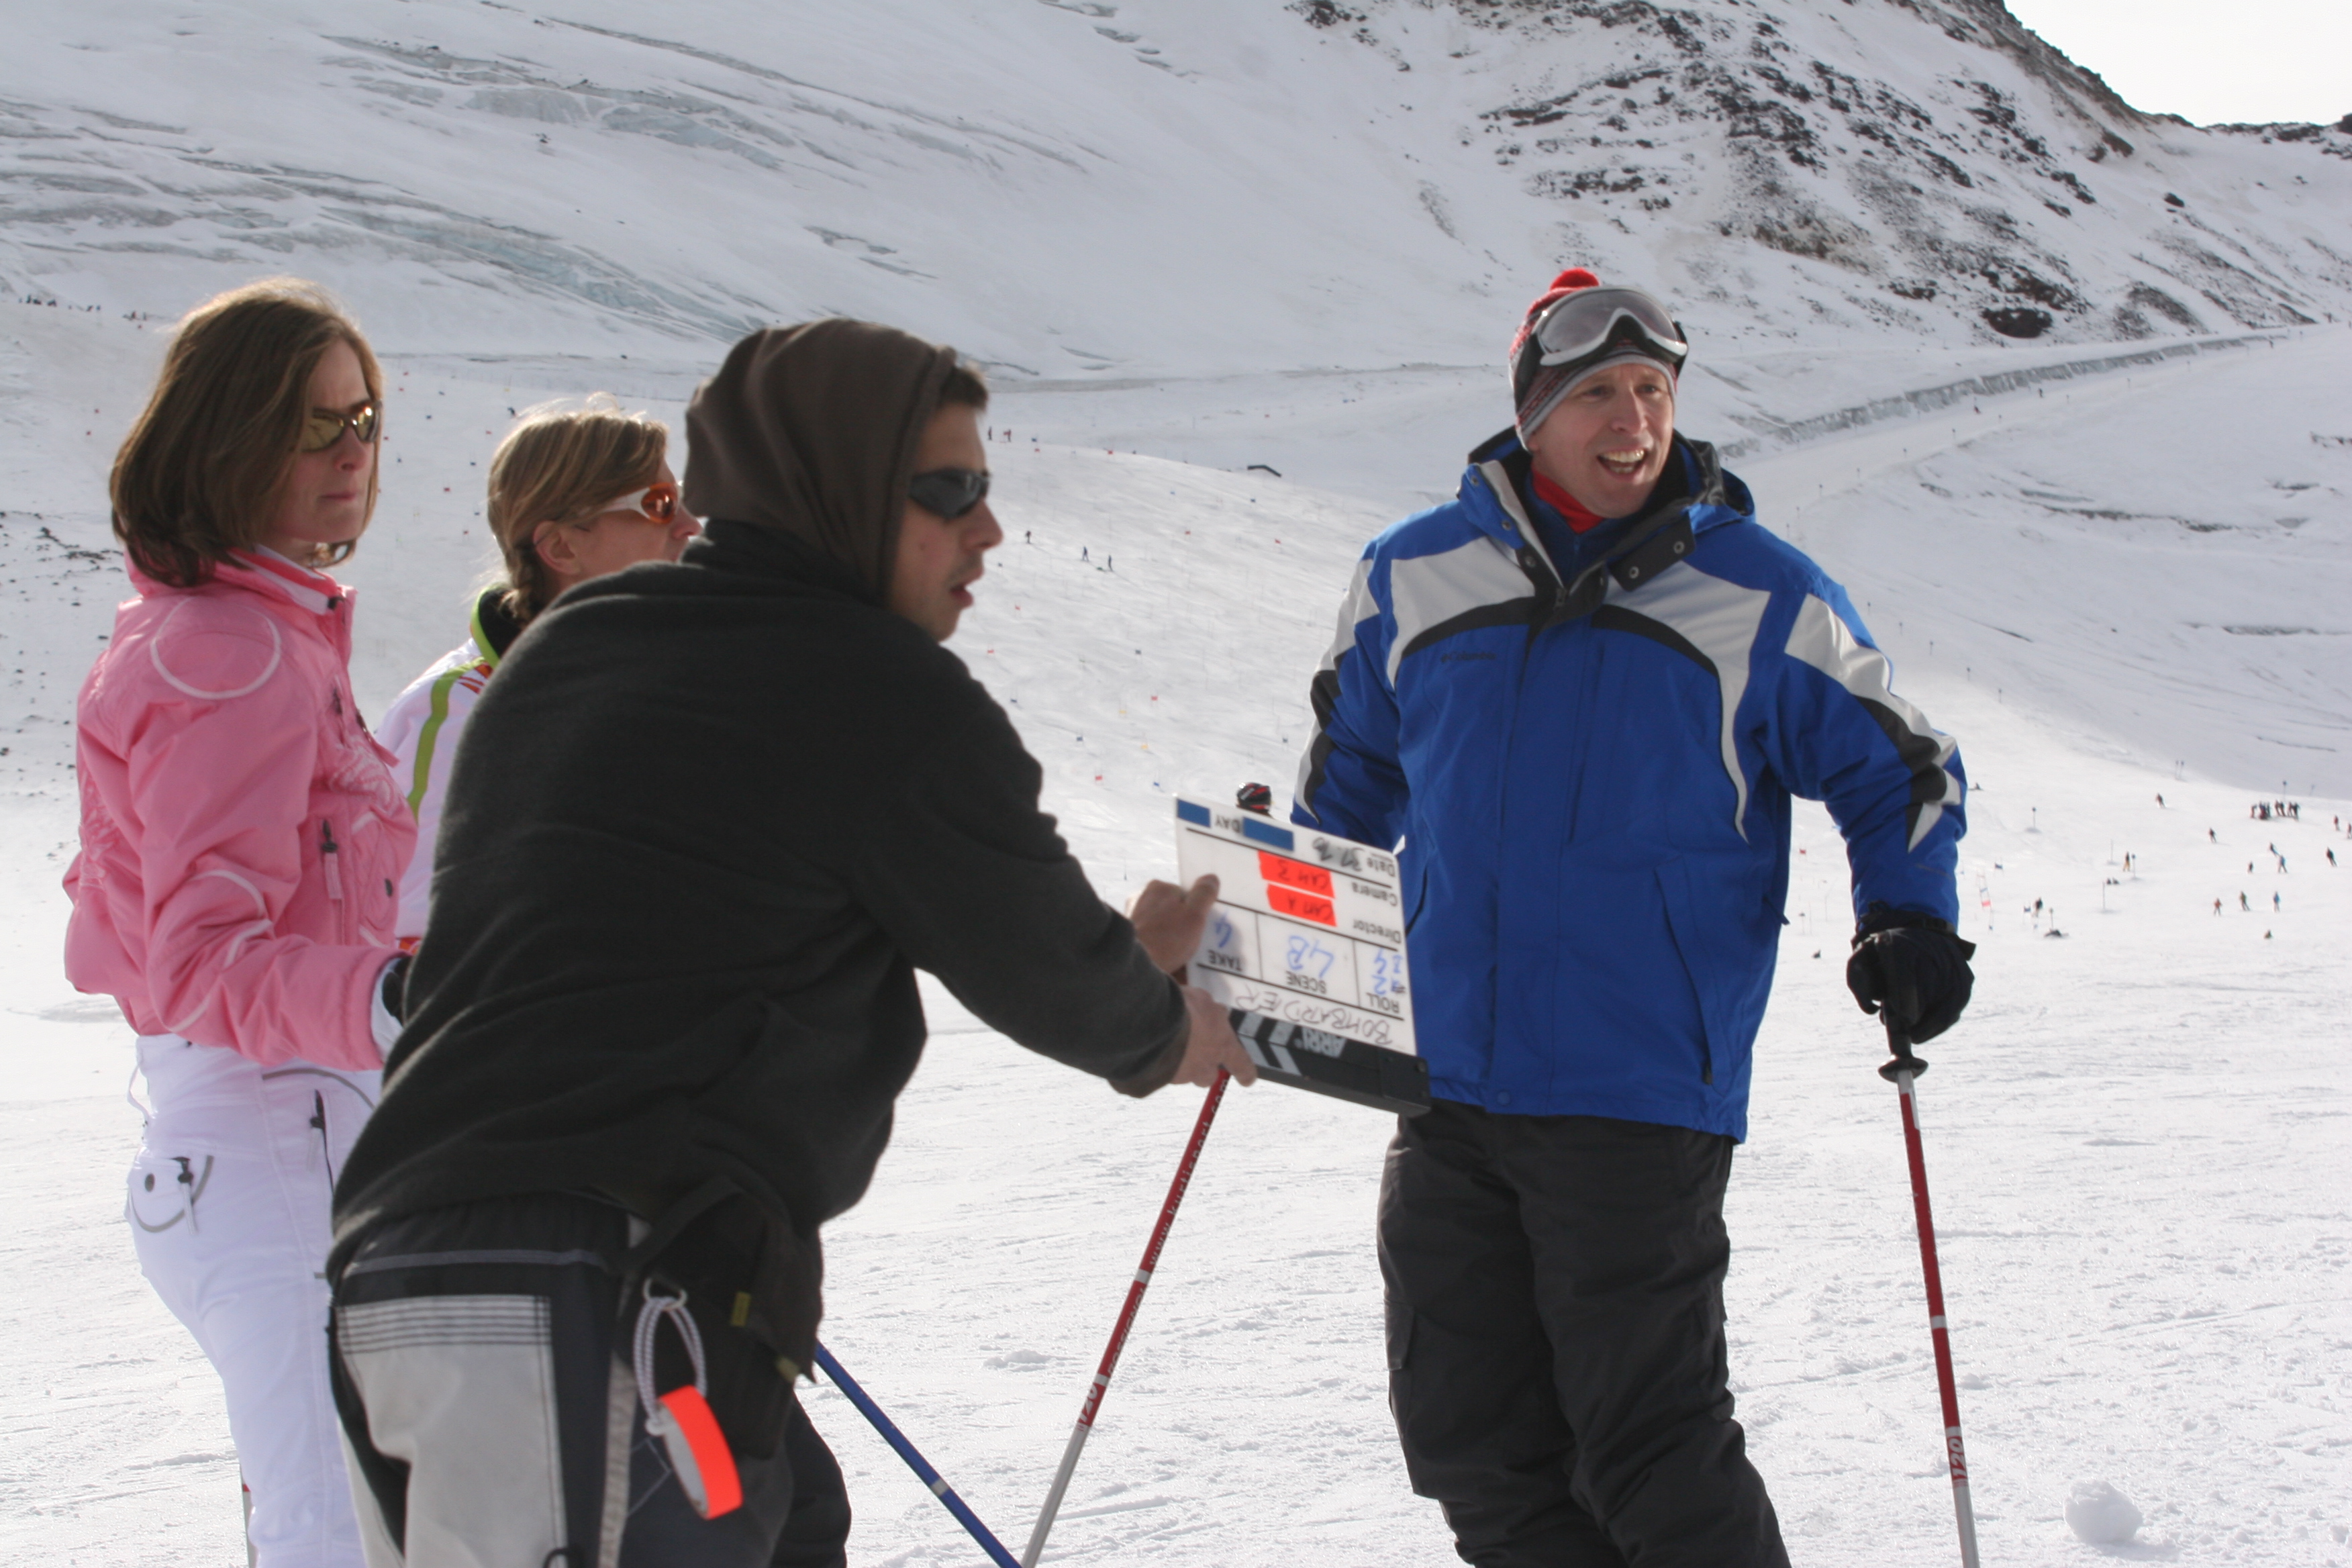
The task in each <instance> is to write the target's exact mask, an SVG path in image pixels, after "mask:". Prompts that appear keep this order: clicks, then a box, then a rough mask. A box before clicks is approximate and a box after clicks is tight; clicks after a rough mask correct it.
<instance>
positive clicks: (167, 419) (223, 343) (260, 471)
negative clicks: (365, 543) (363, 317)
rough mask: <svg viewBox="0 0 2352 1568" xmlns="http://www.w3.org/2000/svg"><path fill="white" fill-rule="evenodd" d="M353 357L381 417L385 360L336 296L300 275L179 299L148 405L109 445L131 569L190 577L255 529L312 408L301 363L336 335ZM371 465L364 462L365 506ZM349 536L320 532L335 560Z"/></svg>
mask: <svg viewBox="0 0 2352 1568" xmlns="http://www.w3.org/2000/svg"><path fill="white" fill-rule="evenodd" d="M339 342H341V343H348V344H350V345H351V349H352V353H355V354H357V355H358V356H359V362H360V374H362V376H363V377H364V378H365V379H366V382H367V389H368V396H369V397H370V398H371V399H373V401H374V402H375V404H376V409H377V418H378V421H379V424H378V426H377V428H378V429H379V430H381V429H382V427H383V426H382V424H381V420H382V418H383V372H382V371H381V370H379V369H378V368H377V367H376V363H375V355H374V354H373V353H371V352H370V351H369V349H368V344H367V339H365V338H364V337H362V336H361V335H360V330H359V327H358V326H357V324H355V323H354V322H353V321H352V319H351V317H350V316H349V315H347V314H346V313H345V312H344V310H343V308H342V306H341V305H340V304H338V303H337V302H336V300H335V299H334V296H332V295H331V294H329V293H328V292H327V291H326V290H325V289H321V288H320V287H319V285H317V284H316V283H309V282H305V281H304V280H303V279H299V278H265V279H262V280H261V281H260V282H258V283H248V284H247V285H246V286H245V287H244V288H242V289H230V290H229V291H228V292H227V293H226V294H220V295H215V297H214V298H212V299H210V300H205V302H204V303H203V304H201V305H199V306H197V307H196V308H195V309H194V310H191V311H189V312H188V314H187V317H186V319H185V320H184V321H181V323H180V326H179V331H177V333H175V334H174V335H173V339H172V346H171V347H170V348H169V349H168V350H166V351H165V352H164V354H163V374H161V375H160V376H158V377H157V378H156V381H155V391H154V393H153V395H152V396H150V397H149V398H148V400H147V406H146V408H145V410H144V411H143V412H142V413H141V414H140V416H139V418H138V420H137V422H136V423H134V424H133V425H132V426H131V433H130V434H129V435H128V436H125V437H123V438H122V448H121V451H119V452H117V453H116V454H115V456H114V472H113V474H112V476H111V477H110V480H109V482H108V492H109V495H110V499H111V500H112V501H113V505H114V536H115V537H116V538H117V539H120V540H121V541H122V547H123V549H124V550H126V551H127V552H130V555H131V561H132V562H133V563H136V564H137V565H138V567H139V569H140V570H141V571H142V572H144V573H146V574H148V575H149V576H151V577H153V578H155V579H156V580H158V581H159V582H163V583H168V584H172V585H173V587H177V588H193V587H194V586H195V585H196V584H199V583H202V582H204V581H205V579H206V578H208V577H210V576H211V575H212V573H213V567H214V566H215V565H216V564H217V563H220V562H223V561H226V560H227V559H228V554H229V552H230V551H232V550H239V549H250V548H252V547H253V546H254V545H257V544H258V543H260V542H261V541H262V539H263V538H265V537H266V536H267V534H268V531H269V526H270V523H271V521H273V520H274V519H275V517H276V516H277V511H278V498H279V496H280V494H281V493H282V492H283V490H284V488H285V485H286V480H287V477H288V475H289V474H290V473H291V472H292V470H293V466H294V457H295V453H296V449H297V448H298V447H299V445H300V443H301V439H302V426H303V421H304V420H305V419H307V418H308V417H309V416H310V376H311V373H312V372H314V371H316V370H317V369H318V368H319V361H320V359H321V358H323V357H325V355H326V353H327V351H328V349H330V348H331V347H332V346H333V345H335V344H336V343H339ZM375 489H376V466H375V465H374V464H373V463H370V464H369V465H368V483H367V514H368V515H373V512H374V510H375ZM351 552H352V546H351V544H350V543H349V542H346V543H342V544H331V545H321V546H320V547H319V548H318V549H317V550H315V551H314V552H312V561H311V563H312V564H314V565H331V564H333V563H336V562H338V561H341V560H342V559H344V558H345V557H346V556H348V555H350V554H351Z"/></svg>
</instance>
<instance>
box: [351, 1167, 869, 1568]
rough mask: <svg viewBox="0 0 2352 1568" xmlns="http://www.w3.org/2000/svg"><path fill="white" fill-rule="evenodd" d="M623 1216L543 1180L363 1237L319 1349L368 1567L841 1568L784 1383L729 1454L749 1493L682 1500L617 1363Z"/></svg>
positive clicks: (834, 1525)
mask: <svg viewBox="0 0 2352 1568" xmlns="http://www.w3.org/2000/svg"><path fill="white" fill-rule="evenodd" d="M632 1227H633V1222H632V1220H631V1217H630V1215H628V1214H627V1213H626V1212H625V1210H623V1209H621V1208H619V1207H617V1206H615V1205H612V1204H609V1203H606V1202H604V1201H602V1200H601V1199H597V1198H594V1197H589V1196H581V1195H573V1194H534V1195H531V1196H528V1197H516V1198H500V1199H494V1200H489V1201H486V1202H482V1203H473V1204H460V1205H453V1206H452V1207H449V1208H443V1209H433V1210H429V1211H427V1212H425V1213H424V1214H420V1215H413V1216H411V1217H409V1218H406V1219H402V1220H394V1221H392V1222H390V1223H388V1224H385V1225H383V1226H378V1227H376V1228H375V1229H374V1230H373V1232H371V1233H370V1234H369V1236H368V1237H367V1238H366V1239H365V1240H364V1241H362V1243H361V1245H360V1247H359V1249H358V1251H357V1252H356V1253H355V1254H354V1256H353V1258H352V1261H351V1263H350V1264H349V1265H348V1266H347V1267H346V1268H345V1269H344V1270H343V1274H342V1278H341V1279H340V1280H339V1281H338V1282H337V1284H336V1287H335V1309H334V1319H333V1324H332V1329H331V1355H330V1358H329V1359H330V1362H331V1369H330V1370H331V1376H332V1378H333V1382H334V1387H335V1403H336V1406H337V1408H338V1410H339V1412H340V1413H341V1417H342V1423H343V1438H344V1445H345V1454H346V1457H347V1458H349V1460H350V1463H351V1468H352V1492H353V1494H354V1500H355V1501H356V1503H357V1504H358V1508H359V1515H360V1534H361V1537H362V1545H363V1547H364V1549H365V1551H366V1554H367V1562H368V1568H454V1565H458V1564H467V1565H470V1564H484V1563H510V1564H514V1565H515V1568H841V1564H842V1563H844V1562H845V1544H844V1543H845V1542H846V1541H847V1539H848V1536H849V1499H848V1495H847V1492H846V1491H845V1489H844V1487H843V1485H842V1479H841V1468H840V1467H839V1466H838V1465H837V1464H836V1463H835V1461H834V1458H833V1453H832V1450H830V1449H829V1448H827V1447H825V1445H824V1438H822V1437H820V1436H817V1433H816V1429H815V1428H814V1426H810V1425H809V1419H808V1416H807V1415H806V1414H804V1413H803V1411H802V1410H801V1408H800V1403H799V1401H798V1400H797V1399H793V1400H791V1403H790V1408H789V1412H788V1414H787V1415H786V1417H785V1423H784V1425H783V1427H782V1436H781V1437H780V1438H778V1439H776V1440H775V1442H774V1447H773V1451H772V1453H771V1454H769V1455H768V1456H767V1457H765V1458H759V1457H754V1456H752V1455H750V1454H746V1453H741V1452H739V1453H737V1455H736V1456H735V1458H736V1464H737V1469H738V1472H739V1475H740V1479H741V1482H742V1490H743V1501H742V1506H740V1508H737V1509H735V1510H733V1511H731V1512H729V1513H725V1514H721V1515H720V1516H719V1517H718V1518H716V1519H704V1518H702V1517H701V1516H700V1515H699V1514H698V1513H696V1512H695V1511H694V1508H693V1505H692V1504H691V1503H690V1502H689V1501H688V1498H687V1495H686V1492H685V1490H684V1489H683V1488H682V1487H681V1486H680V1484H679V1481H678V1479H677V1474H676V1473H675V1472H674V1471H673V1470H672V1468H671V1467H670V1464H669V1461H668V1458H667V1455H666V1452H665V1449H664V1447H663V1444H662V1442H661V1441H660V1439H658V1438H656V1437H654V1436H650V1435H648V1434H647V1432H646V1413H645V1408H644V1405H643V1404H642V1402H641V1401H640V1399H639V1397H638V1392H637V1384H636V1375H635V1372H634V1371H633V1370H632V1368H631V1365H630V1360H631V1351H632V1344H631V1341H630V1338H629V1335H630V1331H631V1330H632V1329H633V1328H634V1326H635V1311H634V1310H632V1309H633V1308H635V1307H636V1306H638V1305H640V1303H632V1302H628V1301H625V1300H622V1290H621V1286H622V1267H623V1264H622V1260H623V1259H624V1258H625V1257H626V1256H627V1254H628V1250H629V1246H630V1242H631V1231H632ZM635 1228H637V1229H642V1228H643V1226H642V1225H637V1226H635ZM664 1332H665V1333H667V1332H668V1331H667V1330H666V1331H664ZM703 1332H704V1333H705V1334H711V1333H714V1332H716V1333H725V1332H731V1331H730V1330H729V1329H727V1328H726V1327H725V1326H724V1324H723V1321H722V1322H720V1323H719V1324H715V1325H713V1326H711V1327H706V1328H705V1329H704V1330H703ZM716 1359H717V1358H714V1364H715V1363H716ZM681 1381H682V1379H681ZM711 1394H712V1397H713V1403H714V1405H715V1404H718V1403H719V1402H720V1400H721V1399H722V1398H723V1397H724V1394H725V1391H724V1390H721V1389H720V1388H719V1387H718V1386H717V1385H716V1384H715V1383H714V1384H713V1386H712V1388H711Z"/></svg>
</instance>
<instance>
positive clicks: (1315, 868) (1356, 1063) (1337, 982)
mask: <svg viewBox="0 0 2352 1568" xmlns="http://www.w3.org/2000/svg"><path fill="white" fill-rule="evenodd" d="M1176 864H1177V867H1178V870H1179V874H1180V875H1181V878H1182V879H1183V880H1184V881H1185V882H1186V883H1187V884H1190V883H1191V882H1192V881H1193V880H1194V879H1196V878H1199V877H1202V876H1210V875H1213V876H1214V877H1215V878H1216V879H1217V882H1218V896H1217V906H1216V909H1215V910H1213V912H1212V913H1211V915H1210V917H1209V928H1208V930H1207V931H1205V932H1204V933H1203V934H1202V939H1201V947H1200V950H1199V952H1196V953H1194V954H1193V957H1192V984H1195V985H1198V986H1201V987H1202V988H1203V989H1205V990H1206V991H1207V992H1208V993H1209V994H1211V995H1213V996H1214V997H1216V998H1217V999H1218V1000H1219V1001H1221V1002H1223V1003H1224V1004H1225V1005H1226V1006H1227V1007H1228V1008H1230V1009H1232V1011H1233V1016H1234V1033H1235V1034H1237V1035H1239V1036H1240V1037H1241V1039H1242V1044H1243V1046H1244V1047H1245V1048H1246V1049H1247V1050H1248V1051H1249V1054H1250V1058H1251V1060H1253V1061H1255V1063H1256V1064H1257V1066H1258V1070H1259V1072H1260V1073H1262V1074H1264V1075H1265V1076H1266V1077H1269V1078H1271V1079H1275V1080H1276V1081H1277V1082H1281V1083H1287V1084H1291V1085H1293V1086H1294V1087H1296V1088H1299V1089H1312V1090H1314V1091H1315V1092H1317V1093H1318V1094H1328V1095H1334V1096H1337V1097H1338V1098H1339V1099H1341V1100H1354V1101H1356V1102H1357V1103H1359V1104H1361V1105H1371V1106H1377V1107H1379V1108H1381V1110H1395V1111H1399V1112H1402V1114H1404V1115H1408V1116H1411V1115H1414V1114H1417V1113H1419V1112H1420V1111H1423V1110H1428V1109H1429V1070H1428V1068H1426V1067H1424V1066H1423V1064H1422V1061H1421V1058H1419V1057H1417V1056H1416V1055H1414V1054H1413V1037H1412V984H1411V982H1410V979H1409V977H1408V974H1407V972H1406V967H1405V944H1404V899H1403V893H1402V889H1401V888H1400V886H1399V883H1398V878H1397V863H1396V857H1395V856H1393V855H1391V854H1390V853H1389V852H1388V851H1387V850H1384V849H1376V848H1374V847H1371V846H1370V845H1369V844H1358V843H1356V842H1354V841H1353V840H1351V839H1347V838H1339V837H1334V836H1332V835H1330V834H1328V833H1318V832H1313V831H1309V830H1307V829H1302V828H1296V827H1286V826H1281V825H1279V824H1277V823H1274V822H1270V821H1268V820H1267V819H1265V817H1262V816H1255V815H1253V814H1252V813H1249V812H1245V811H1242V810H1239V809H1236V808H1233V807H1211V806H1206V805H1200V804H1198V803H1197V802H1194V801H1189V800H1180V801H1178V802H1177V803H1176Z"/></svg>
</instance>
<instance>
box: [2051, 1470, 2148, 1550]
mask: <svg viewBox="0 0 2352 1568" xmlns="http://www.w3.org/2000/svg"><path fill="white" fill-rule="evenodd" d="M2066 1528H2067V1529H2069V1530H2071V1531H2074V1533H2075V1534H2076V1535H2077V1536H2079V1537H2081V1538H2082V1539H2083V1540H2084V1541H2087V1542H2091V1543H2092V1544H2094V1545H2104V1544H2107V1543H2110V1542H2118V1541H2129V1540H2130V1539H2131V1538H2132V1532H2133V1531H2137V1529H2139V1510H2138V1509H2137V1508H2135V1507H2133V1506H2132V1500H2131V1499H2129V1498H2127V1497H2126V1496H2124V1494H2123V1493H2121V1492H2119V1491H2117V1490H2116V1489H2115V1488H2114V1487H2112V1486H2109V1485H2108V1484H2107V1483H2106V1482H2105V1481H2077V1482H2075V1483H2074V1495H2072V1496H2071V1497H2069V1498H2067V1500H2066Z"/></svg>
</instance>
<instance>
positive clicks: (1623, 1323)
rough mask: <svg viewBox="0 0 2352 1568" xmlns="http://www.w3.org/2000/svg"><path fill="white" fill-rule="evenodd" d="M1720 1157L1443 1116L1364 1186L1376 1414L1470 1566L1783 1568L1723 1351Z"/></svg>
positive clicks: (1634, 1131) (1487, 1115) (1638, 1135)
mask: <svg viewBox="0 0 2352 1568" xmlns="http://www.w3.org/2000/svg"><path fill="white" fill-rule="evenodd" d="M1731 1151H1732V1141H1731V1140H1730V1139H1728V1138H1726V1137H1723V1136H1720V1135H1718V1134H1714V1133H1704V1132H1694V1131H1690V1130H1688V1129H1686V1128H1681V1127H1665V1126H1660V1125H1656V1124H1654V1123H1650V1122H1642V1121H1613V1120H1611V1119H1609V1118H1605V1117H1597V1116H1506V1115H1497V1114H1496V1113H1493V1112H1490V1111H1486V1110H1479V1109H1477V1108H1475V1107H1473V1106H1467V1105H1462V1104H1457V1103H1454V1102H1452V1101H1448V1100H1440V1101H1438V1102H1437V1103H1436V1105H1435V1106H1433V1108H1432V1109H1431V1110H1429V1111H1428V1112H1427V1113H1426V1114H1425V1115H1422V1116H1418V1117H1412V1118H1407V1119H1403V1120H1401V1121H1400V1122H1399V1124H1398V1131H1397V1136H1396V1140H1395V1142H1393V1143H1391V1145H1390V1147H1389V1155H1388V1165H1387V1169H1386V1171H1385V1172H1384V1173H1383V1176H1382V1179H1381V1215H1380V1255H1381V1279H1382V1280H1383V1282H1384V1283H1385V1285H1386V1287H1387V1298H1388V1351H1389V1404H1390V1408H1391V1410H1392V1411H1393V1412H1394V1414H1395V1415H1396V1423H1397V1434H1398V1436H1399V1437H1400V1438H1401V1439H1402V1442H1403V1445H1404V1458H1405V1468H1406V1470H1407V1472H1408V1473H1409V1474H1410V1475H1411V1477H1412V1487H1413V1490H1415V1491H1416V1492H1419V1493H1420V1494H1421V1495H1422V1496H1423V1497H1428V1498H1433V1499H1435V1500H1437V1501H1438V1503H1439V1504H1440V1505H1442V1506H1443V1508H1444V1510H1445V1521H1446V1523H1447V1524H1448V1525H1449V1526H1451V1527H1452V1529H1453V1531H1454V1542H1455V1550H1456V1551H1457V1552H1460V1554H1461V1556H1462V1560H1463V1561H1464V1562H1465V1563H1475V1564H1477V1565H1478V1568H1627V1565H1629V1564H1633V1565H1638V1568H1787V1564H1788V1561H1789V1558H1788V1553H1787V1552H1786V1551H1785V1550H1784V1549H1783V1547H1782V1545H1781V1543H1780V1523H1779V1521H1778V1520H1777V1519H1776V1518H1775V1517H1774V1514H1773V1511H1772V1503H1771V1500H1770V1499H1769V1498H1768V1497H1767V1496H1766V1495H1765V1492H1764V1482H1763V1479H1762V1478H1761V1477H1759V1475H1758V1474H1757V1473H1756V1470H1755V1468H1754V1467H1753V1466H1751V1465H1750V1464H1749V1463H1748V1459H1747V1457H1746V1453H1745V1443H1744V1437H1743V1435H1742V1433H1741V1431H1740V1427H1739V1424H1738V1422H1737V1421H1735V1420H1733V1419H1732V1417H1731V1407H1732V1400H1731V1394H1730V1392H1729V1389H1728V1386H1727V1381H1728V1374H1727V1366H1726V1359H1725V1349H1724V1318H1723V1277H1724V1272H1725V1269H1726V1268H1727V1267H1728V1265H1729V1262H1730V1256H1731V1244H1730V1239H1729V1237H1728V1236H1727V1233H1726V1232H1725V1230H1724V1226H1723V1194H1724V1188H1725V1185H1726V1184H1727V1182H1728V1180H1729V1178H1730V1174H1731Z"/></svg>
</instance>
